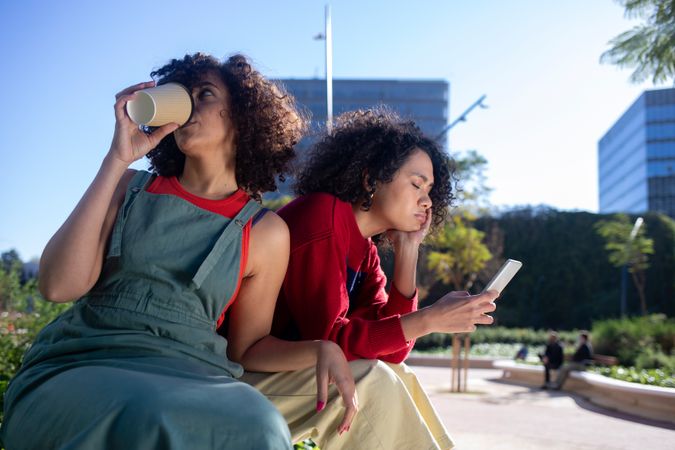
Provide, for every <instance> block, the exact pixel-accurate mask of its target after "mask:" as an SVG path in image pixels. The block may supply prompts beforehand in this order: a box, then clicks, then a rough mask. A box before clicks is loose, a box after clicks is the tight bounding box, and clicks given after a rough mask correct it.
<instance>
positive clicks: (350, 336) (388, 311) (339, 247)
mask: <svg viewBox="0 0 675 450" xmlns="http://www.w3.org/2000/svg"><path fill="white" fill-rule="evenodd" d="M278 214H279V216H281V217H282V218H283V219H284V220H285V221H286V223H287V224H288V227H289V230H290V235H291V253H290V260H289V264H288V270H287V272H286V278H285V279H284V283H283V286H282V288H281V293H280V295H279V299H278V301H277V307H276V311H275V315H274V322H273V325H272V333H273V334H274V335H275V336H278V337H281V338H285V339H303V340H304V339H325V340H331V341H333V342H335V343H337V344H338V345H339V346H340V347H341V348H342V350H343V351H344V353H345V356H346V357H347V359H348V360H354V359H380V360H383V361H387V362H393V363H400V362H402V361H403V360H404V359H405V358H406V357H407V356H408V353H410V350H411V349H412V347H413V345H414V341H406V340H405V337H404V335H403V329H402V327H401V314H405V313H408V312H411V311H414V310H416V309H417V292H415V294H414V295H413V297H412V298H407V297H405V296H403V295H402V294H401V293H400V292H398V290H396V287H395V286H394V285H393V284H392V287H391V292H390V293H389V294H387V292H386V291H385V285H386V282H387V279H386V276H385V275H384V272H383V271H382V268H381V267H380V258H379V256H378V254H377V248H376V247H375V245H374V244H373V242H372V241H371V240H370V239H366V238H364V237H363V236H362V235H361V232H360V230H359V228H358V225H357V223H356V219H355V217H354V212H353V210H352V206H351V204H349V203H346V202H343V201H341V200H339V199H337V198H336V197H334V196H332V195H329V194H324V193H314V194H310V195H306V196H303V197H300V198H298V199H296V200H294V201H292V202H291V203H289V204H288V205H286V206H285V207H284V208H282V209H281V210H279V212H278Z"/></svg>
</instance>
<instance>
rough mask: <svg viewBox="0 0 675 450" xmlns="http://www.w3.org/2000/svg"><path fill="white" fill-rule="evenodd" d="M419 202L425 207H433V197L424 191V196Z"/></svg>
mask: <svg viewBox="0 0 675 450" xmlns="http://www.w3.org/2000/svg"><path fill="white" fill-rule="evenodd" d="M419 203H420V206H422V207H423V208H424V209H429V208H431V204H432V202H431V197H429V194H428V193H426V192H424V194H422V197H421V198H420V201H419Z"/></svg>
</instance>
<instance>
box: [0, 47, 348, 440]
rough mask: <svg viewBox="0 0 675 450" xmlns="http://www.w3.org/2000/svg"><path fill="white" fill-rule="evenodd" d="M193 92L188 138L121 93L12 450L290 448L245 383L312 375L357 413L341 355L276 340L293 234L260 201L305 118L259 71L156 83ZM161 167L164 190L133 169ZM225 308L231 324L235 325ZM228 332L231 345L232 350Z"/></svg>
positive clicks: (11, 402)
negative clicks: (149, 122)
mask: <svg viewBox="0 0 675 450" xmlns="http://www.w3.org/2000/svg"><path fill="white" fill-rule="evenodd" d="M152 75H153V77H154V78H157V79H158V80H159V81H158V82H159V83H160V84H163V83H166V82H169V81H175V82H179V83H182V84H183V85H185V86H186V87H187V88H188V90H190V92H191V95H192V97H193V102H194V110H193V115H192V116H191V118H190V120H189V121H188V123H187V124H185V125H184V126H182V127H180V128H179V127H178V125H176V124H167V125H164V126H162V127H160V128H158V129H156V130H154V131H153V132H152V133H146V132H143V131H141V130H139V128H138V127H137V126H136V125H135V124H134V123H133V122H131V120H130V119H129V117H128V116H127V114H126V110H125V105H126V103H127V102H128V101H129V100H131V99H133V98H134V93H135V92H136V91H138V90H140V89H144V88H147V87H150V86H152V85H154V82H149V83H141V84H137V85H135V86H132V87H129V88H127V89H125V90H123V91H122V92H120V93H119V94H118V95H117V97H116V102H115V107H114V109H115V118H116V123H115V133H114V136H113V140H112V144H111V147H110V150H109V152H108V154H107V155H106V157H105V159H104V160H103V163H102V164H101V168H100V170H99V172H98V173H97V175H96V177H95V178H94V180H93V182H92V184H91V185H90V186H89V188H88V189H87V191H86V192H85V194H84V196H83V197H82V199H81V200H80V202H79V203H78V205H77V206H76V207H75V210H74V211H73V212H72V213H71V215H70V216H69V217H68V219H67V220H66V222H65V223H64V224H63V225H62V226H61V228H60V229H59V230H58V231H57V232H56V234H55V235H54V236H53V237H52V239H51V240H50V241H49V243H48V244H47V247H46V248H45V251H44V253H43V255H42V258H41V261H40V279H39V282H40V290H41V292H42V293H43V295H44V296H45V298H47V299H48V300H51V301H54V302H68V301H72V300H76V299H78V300H77V301H76V302H75V304H74V305H73V307H72V308H70V309H69V310H67V311H66V312H64V313H63V314H62V315H61V316H59V317H58V318H57V319H56V320H54V321H53V322H52V323H51V324H49V325H48V326H47V327H45V329H44V330H42V332H41V333H40V334H39V335H38V337H37V339H36V341H35V343H34V345H33V346H32V347H31V349H30V350H29V351H28V352H27V353H26V355H25V358H24V362H23V366H22V368H21V370H20V372H19V373H18V374H17V376H16V377H15V378H14V379H13V380H12V382H11V383H10V386H9V389H8V391H7V394H6V397H5V421H4V423H3V424H2V429H1V430H0V437H1V438H2V441H3V443H4V445H5V446H6V448H7V450H14V449H24V448H25V449H51V448H68V449H104V448H110V449H117V448H119V449H187V448H189V449H212V448H213V449H216V448H218V449H221V448H232V449H247V448H250V449H267V448H270V449H284V448H290V446H291V443H290V435H289V432H288V427H287V425H286V423H285V422H284V420H283V417H282V416H281V415H280V414H279V413H278V412H277V411H276V409H275V408H274V407H273V406H272V404H271V403H270V402H269V401H267V400H266V399H265V398H264V397H263V396H262V395H261V394H260V393H258V392H257V391H256V390H254V389H253V388H251V387H250V386H248V385H246V384H244V383H242V382H239V381H238V380H236V378H238V377H239V376H241V374H242V372H243V368H242V366H243V367H244V368H246V369H247V370H252V371H259V372H265V371H285V370H295V369H298V368H302V367H311V366H313V365H316V367H317V380H318V381H319V383H318V386H319V394H318V395H319V401H325V399H326V396H327V388H328V383H329V381H330V382H334V383H335V384H336V385H337V387H338V389H339V390H340V392H341V393H342V397H343V400H344V402H345V405H346V411H345V415H344V417H343V418H342V421H341V422H340V423H339V424H336V426H339V427H341V428H343V429H344V428H347V427H348V426H349V423H350V422H351V419H352V417H353V416H354V414H355V412H356V398H355V393H354V384H353V379H352V378H351V373H350V370H349V366H348V365H347V363H346V361H345V358H344V355H343V354H342V351H341V350H340V349H339V348H338V347H337V346H336V345H335V344H332V343H330V342H325V341H305V342H286V341H281V340H279V339H276V338H273V337H271V336H269V331H270V324H271V320H272V315H273V312H274V306H275V301H276V298H277V294H278V291H279V287H280V285H281V282H282V280H283V277H284V274H285V270H286V265H287V262H288V253H289V235H288V229H287V227H286V225H285V224H284V222H283V221H282V220H281V219H280V218H279V217H278V216H276V214H274V213H267V214H264V213H261V208H260V206H259V204H258V203H257V202H256V200H259V197H260V193H261V192H263V191H266V190H271V189H274V188H275V181H274V177H275V175H277V174H279V173H281V172H282V171H283V170H284V169H285V168H286V165H287V163H288V161H289V160H290V159H291V157H292V156H293V145H294V144H295V143H296V142H297V141H298V139H299V138H300V137H301V134H302V132H303V131H304V126H305V124H304V121H303V119H302V118H301V116H300V114H298V113H297V111H296V110H295V106H294V101H293V99H292V98H291V97H290V96H288V95H286V94H284V93H283V90H282V89H281V88H279V87H277V86H276V85H274V84H273V83H271V82H269V81H267V80H266V79H265V78H263V77H262V76H261V75H260V73H258V72H257V71H256V70H254V69H253V68H252V67H251V66H250V64H249V63H248V61H247V60H246V58H244V57H243V56H241V55H235V56H233V57H231V58H229V59H228V60H227V61H226V62H224V63H221V62H220V61H218V60H216V59H215V58H213V57H210V56H207V55H204V54H200V53H197V54H195V55H188V56H185V58H183V59H179V60H172V61H171V62H170V63H169V64H167V65H166V66H164V67H162V68H160V69H159V70H157V71H155V72H153V73H152ZM146 154H147V155H148V157H149V159H150V162H151V169H152V171H153V172H154V176H151V174H150V173H148V172H145V171H139V172H136V171H134V170H130V169H128V167H129V165H130V164H131V163H133V162H134V161H136V160H138V159H140V158H142V157H143V156H145V155H146ZM226 309H227V316H228V319H227V323H226V324H223V325H226V326H222V327H220V328H219V325H221V322H222V321H223V317H224V311H225V310H226ZM217 331H220V332H221V333H222V334H224V335H225V336H221V335H219V334H218V332H217Z"/></svg>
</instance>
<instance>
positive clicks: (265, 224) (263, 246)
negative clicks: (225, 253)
mask: <svg viewBox="0 0 675 450" xmlns="http://www.w3.org/2000/svg"><path fill="white" fill-rule="evenodd" d="M289 252H290V234H289V232H288V225H286V222H284V220H283V219H282V218H281V217H279V216H278V215H277V214H276V213H274V212H272V211H268V212H267V213H265V215H264V216H263V217H262V218H261V219H260V220H259V221H258V222H257V223H256V224H255V226H253V228H252V229H251V237H250V242H249V260H248V264H247V270H246V272H247V275H249V276H250V275H253V274H255V273H257V272H260V271H261V270H262V269H263V268H265V267H269V265H270V264H269V263H270V262H272V261H274V262H279V263H281V265H283V266H284V267H283V270H284V271H285V270H286V267H285V265H286V264H287V263H288V262H287V261H288V254H289Z"/></svg>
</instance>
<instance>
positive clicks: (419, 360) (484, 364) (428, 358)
mask: <svg viewBox="0 0 675 450" xmlns="http://www.w3.org/2000/svg"><path fill="white" fill-rule="evenodd" d="M494 361H497V359H495V358H489V357H483V358H481V357H475V356H474V357H472V358H469V369H492V368H493V365H492V364H493V362H494ZM405 363H406V364H408V365H410V366H429V367H448V368H449V367H451V366H452V358H451V357H450V356H448V355H420V354H412V355H410V356H408V358H406V360H405Z"/></svg>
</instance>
